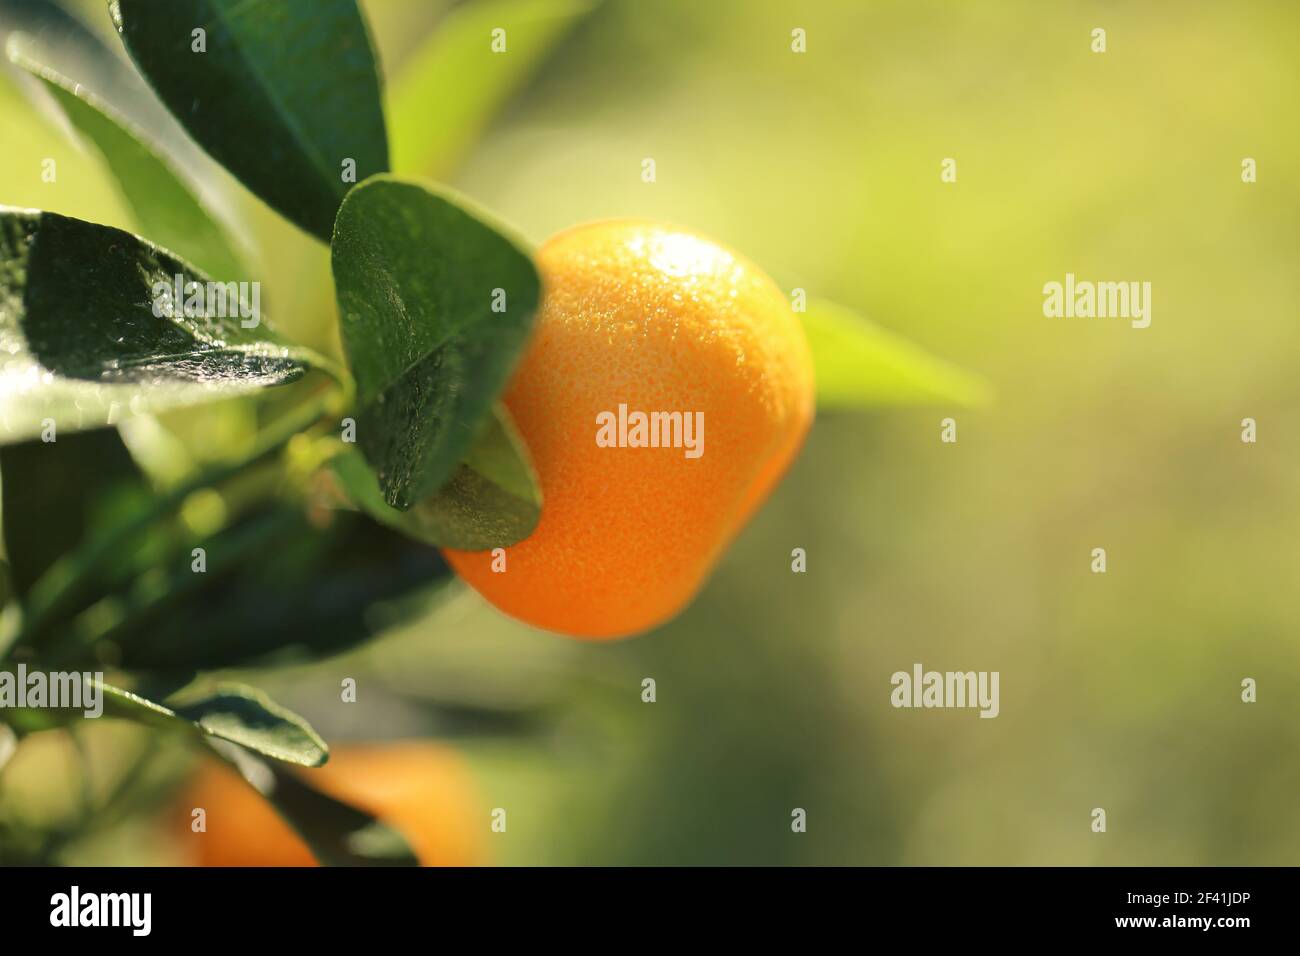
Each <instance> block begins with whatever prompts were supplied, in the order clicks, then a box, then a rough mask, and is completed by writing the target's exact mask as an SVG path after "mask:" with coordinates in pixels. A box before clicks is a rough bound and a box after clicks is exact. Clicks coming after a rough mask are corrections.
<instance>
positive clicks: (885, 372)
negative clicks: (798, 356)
mask: <svg viewBox="0 0 1300 956" xmlns="http://www.w3.org/2000/svg"><path fill="white" fill-rule="evenodd" d="M803 319H804V331H805V332H806V333H807V335H808V344H809V345H810V346H811V348H812V355H813V366H814V370H815V373H816V378H817V407H818V409H819V410H820V409H839V408H870V407H874V406H881V405H938V404H946V403H956V404H959V405H983V404H986V403H987V402H988V401H989V400H990V397H991V390H990V389H989V387H988V385H987V384H986V383H985V382H984V381H983V380H982V379H980V378H979V377H977V376H975V375H972V374H970V373H968V372H964V371H962V370H961V369H959V368H957V367H956V366H954V365H950V364H949V363H947V362H945V361H944V360H943V359H939V358H936V357H934V356H933V355H930V354H929V353H928V352H926V351H924V350H923V349H921V348H920V347H918V346H916V345H913V344H912V343H911V342H909V341H907V340H906V339H904V338H902V337H901V336H898V335H895V334H894V333H892V332H889V331H887V330H885V329H883V328H881V327H880V326H878V325H875V324H874V323H872V322H869V321H867V320H866V319H864V318H863V317H862V316H860V315H858V314H857V313H856V312H853V311H851V310H849V309H846V308H845V307H843V306H841V305H836V304H835V303H833V302H827V301H825V300H815V299H814V300H809V302H808V311H807V312H806V313H804V316H803Z"/></svg>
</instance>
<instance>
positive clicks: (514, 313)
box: [331, 176, 541, 510]
mask: <svg viewBox="0 0 1300 956" xmlns="http://www.w3.org/2000/svg"><path fill="white" fill-rule="evenodd" d="M331 257H332V261H333V267H334V284H335V289H336V291H337V294H338V300H339V316H340V319H341V323H342V336H343V345H344V348H345V350H346V352H347V356H348V362H349V364H350V366H351V368H352V373H353V376H354V377H355V379H356V384H357V403H358V408H359V411H358V413H357V444H358V445H359V446H360V448H361V450H362V452H363V453H364V454H365V456H366V460H367V461H368V462H369V463H370V465H371V466H372V467H373V468H374V469H375V473H376V476H377V478H378V481H379V487H380V489H381V490H382V491H383V494H384V500H385V501H387V502H388V503H389V504H390V505H392V506H393V507H395V508H399V509H402V510H405V509H407V508H410V507H411V506H412V505H413V504H415V503H416V502H418V501H421V500H423V499H425V498H427V497H429V495H431V494H432V493H433V492H434V491H436V490H438V489H439V488H441V487H442V486H443V485H444V484H445V483H446V482H447V481H448V480H449V479H450V478H451V477H452V474H453V472H454V471H455V469H456V467H457V466H458V465H459V464H460V462H461V460H462V459H463V458H464V457H465V455H466V454H467V453H468V452H469V450H470V447H471V446H472V445H473V443H474V440H475V438H476V437H477V436H478V434H479V429H480V426H481V424H482V423H483V422H484V421H485V420H486V418H487V417H488V415H489V414H490V412H491V409H492V405H493V403H494V402H495V401H496V399H497V396H498V395H499V394H500V392H501V390H502V389H503V388H504V387H505V384H506V381H507V379H508V378H509V376H510V373H511V371H512V370H513V369H514V366H515V363H516V361H517V360H518V357H519V353H520V351H521V350H522V349H523V346H524V344H525V342H526V341H527V338H528V333H529V331H530V329H531V327H532V322H533V317H534V315H535V313H536V310H537V304H538V300H539V298H540V295H541V281H540V279H539V278H538V275H537V270H536V268H535V267H534V266H533V262H532V259H531V258H530V257H529V255H528V253H527V252H525V251H524V248H523V246H522V245H521V244H519V243H518V242H517V241H515V240H513V239H511V238H508V237H507V236H506V235H505V234H503V232H502V231H501V229H500V228H499V227H497V226H494V225H493V224H491V223H490V222H489V221H488V220H487V219H486V218H485V217H484V216H483V214H482V213H479V212H477V211H474V210H472V209H471V208H470V207H468V205H467V204H466V203H465V201H464V200H462V199H460V198H459V197H457V196H455V195H453V194H451V193H449V192H443V191H434V189H433V188H431V187H429V186H425V185H421V184H419V183H414V182H407V181H402V180H398V179H395V178H394V177H391V176H378V177H375V178H373V179H370V180H368V181H367V182H365V183H362V184H361V185H360V186H358V187H357V188H356V189H354V190H353V191H352V192H351V193H350V194H349V195H348V197H347V199H346V200H344V202H343V206H342V208H341V209H340V210H339V218H338V223H337V224H336V226H335V231H334V243H333V246H332V249H331ZM494 308H495V310H494Z"/></svg>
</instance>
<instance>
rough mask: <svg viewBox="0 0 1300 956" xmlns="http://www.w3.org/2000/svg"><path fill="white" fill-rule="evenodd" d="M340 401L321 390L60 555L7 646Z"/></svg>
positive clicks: (32, 634)
mask: <svg viewBox="0 0 1300 956" xmlns="http://www.w3.org/2000/svg"><path fill="white" fill-rule="evenodd" d="M337 402H338V396H337V394H336V393H332V392H327V393H325V394H324V395H322V396H318V397H317V398H316V400H315V401H312V402H310V403H309V404H307V405H305V406H303V407H302V409H300V410H298V411H297V412H296V413H294V414H291V415H289V416H286V418H284V419H283V420H282V421H280V422H277V423H276V424H275V425H274V426H273V427H272V428H271V429H269V430H268V431H267V432H266V433H265V434H264V435H263V436H262V437H261V439H260V440H259V441H258V443H257V445H256V446H255V447H254V448H253V450H252V451H251V452H250V453H249V454H247V455H245V456H244V457H242V458H239V459H236V460H234V461H230V462H225V463H222V464H220V465H218V466H216V467H215V468H211V469H208V470H206V471H203V472H200V473H199V474H197V475H195V476H194V477H193V478H191V479H189V480H188V481H186V482H183V483H182V484H180V485H177V486H176V487H175V488H171V489H169V490H167V491H166V492H164V493H163V494H161V495H159V496H158V497H157V498H155V499H154V500H153V501H152V502H151V503H150V505H149V507H148V508H147V509H146V510H145V511H143V512H141V513H140V514H139V515H137V516H136V517H135V518H133V519H132V520H131V521H128V522H126V523H124V524H121V525H119V526H117V527H116V528H113V529H111V530H109V531H108V532H106V533H104V534H101V535H99V536H97V537H93V538H91V539H89V540H88V541H85V542H84V543H82V545H81V546H80V547H78V548H77V549H76V550H75V551H72V552H71V553H69V554H67V555H65V556H64V557H62V558H60V559H59V560H58V561H56V562H55V563H54V564H53V565H51V567H50V568H49V570H47V571H46V572H45V574H43V575H42V576H41V577H40V579H39V580H37V582H36V583H35V584H34V585H33V586H32V590H31V593H30V595H29V598H28V602H27V607H26V611H25V614H24V617H23V624H22V627H21V629H20V630H19V632H18V635H17V637H16V639H15V640H14V642H13V644H12V646H11V647H10V648H9V649H8V652H9V653H10V654H12V652H13V651H15V650H17V649H19V648H21V647H25V646H28V645H30V644H32V643H33V642H34V640H35V639H36V638H37V637H38V636H39V634H40V632H41V631H42V630H43V629H44V628H46V627H47V626H48V625H49V624H50V623H51V622H52V621H54V620H56V619H57V618H58V617H59V615H61V614H63V613H65V612H66V611H67V610H68V608H69V606H70V605H75V603H76V602H77V601H78V600H79V599H81V598H82V597H84V595H85V593H86V591H87V590H88V589H89V585H90V583H91V581H92V579H93V576H94V573H95V571H96V570H97V569H98V568H100V567H101V566H102V565H103V564H104V563H105V562H106V560H107V559H109V558H111V557H113V556H115V555H116V554H118V553H120V552H121V551H122V550H123V549H124V548H125V547H126V546H127V545H128V544H129V543H130V542H131V541H132V540H133V539H134V538H136V537H138V536H139V535H140V534H141V533H142V532H144V531H146V530H148V529H149V528H150V527H151V526H152V525H153V524H154V523H155V522H156V521H158V520H160V519H161V518H163V517H165V516H167V515H169V514H170V513H172V512H173V511H175V510H176V509H177V508H179V507H180V506H181V505H182V504H183V503H184V501H185V499H186V498H188V497H189V496H190V495H192V494H193V493H194V492H196V491H200V490H202V489H204V488H209V487H211V486H213V485H216V484H219V483H221V482H222V481H225V480H226V479H227V478H230V477H232V476H234V475H236V474H238V473H239V472H241V471H243V470H244V469H246V468H249V467H251V466H252V465H255V464H257V463H258V462H260V461H263V460H264V459H266V458H269V457H270V456H272V455H274V454H276V453H277V452H278V451H280V449H282V448H283V447H284V446H285V445H287V444H288V443H289V441H290V440H292V439H293V438H294V436H296V435H298V434H299V433H300V432H302V431H305V430H306V429H308V428H310V427H311V426H312V425H315V424H316V423H317V422H319V421H320V420H321V418H323V417H324V416H325V415H326V414H327V413H328V412H330V411H331V410H332V409H334V408H335V407H336V405H337Z"/></svg>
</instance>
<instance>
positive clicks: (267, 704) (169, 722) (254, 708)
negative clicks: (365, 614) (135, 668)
mask: <svg viewBox="0 0 1300 956" xmlns="http://www.w3.org/2000/svg"><path fill="white" fill-rule="evenodd" d="M92 680H93V678H92ZM94 682H95V683H96V684H98V685H99V687H100V689H101V691H102V693H103V703H104V716H106V717H119V718H122V719H125V720H133V721H135V722H136V723H140V724H144V725H146V726H150V727H155V728H157V729H159V730H180V729H183V730H186V731H187V732H190V733H197V734H200V735H202V736H204V737H211V738H216V739H217V740H226V741H229V742H231V743H235V744H239V745H240V746H241V747H247V748H248V749H249V750H253V751H256V752H257V753H259V754H262V755H263V756H265V757H271V758H273V759H275V760H281V761H284V762H285V763H291V764H297V765H299V766H302V767H319V766H320V765H321V764H323V763H324V762H325V761H326V760H328V759H329V748H328V747H326V746H325V741H323V740H321V738H320V737H319V736H318V735H317V733H316V731H314V730H312V729H311V726H310V725H309V724H308V723H307V722H306V721H305V720H303V719H302V718H301V717H299V716H298V715H297V714H295V713H293V712H292V711H289V710H286V709H285V708H283V707H281V706H280V705H279V704H276V703H275V702H274V701H272V700H271V699H270V698H268V697H267V696H266V695H265V694H263V693H262V692H261V691H259V690H256V689H254V688H252V687H245V686H243V685H241V684H226V685H222V686H221V687H219V688H217V690H216V691H215V692H214V693H212V694H210V695H207V696H205V697H203V698H201V699H199V700H194V701H191V702H189V703H185V704H182V705H178V706H175V707H167V706H164V705H163V704H159V703H156V702H154V701H152V700H148V699H147V698H144V697H141V696H139V695H138V694H134V693H132V692H131V691H128V690H123V689H122V688H120V687H114V686H112V685H110V684H105V683H103V682H101V681H94Z"/></svg>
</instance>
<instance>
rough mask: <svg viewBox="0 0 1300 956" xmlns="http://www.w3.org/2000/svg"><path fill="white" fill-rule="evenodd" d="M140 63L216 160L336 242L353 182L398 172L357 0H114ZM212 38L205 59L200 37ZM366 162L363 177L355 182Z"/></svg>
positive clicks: (124, 38) (291, 217)
mask: <svg viewBox="0 0 1300 956" xmlns="http://www.w3.org/2000/svg"><path fill="white" fill-rule="evenodd" d="M110 3H111V9H112V14H113V22H114V23H115V24H116V26H117V29H118V32H119V33H120V34H121V36H122V41H123V43H125V44H126V48H127V50H128V52H129V53H130V54H131V58H132V59H133V60H134V61H135V63H136V65H137V66H138V67H139V68H140V72H141V73H143V74H144V76H145V78H146V79H147V80H148V81H149V83H150V85H152V86H153V88H154V89H155V90H156V91H157V92H158V95H159V97H160V98H161V99H162V101H163V102H164V103H166V104H167V107H168V109H170V110H171V112H172V114H173V115H174V116H175V117H176V118H177V119H178V120H180V122H181V124H182V125H183V126H184V127H185V128H186V130H188V131H189V133H190V135H191V136H193V137H194V139H195V140H196V141H197V142H198V143H199V145H201V146H202V147H203V148H204V149H205V150H207V151H208V153H209V154H210V155H211V156H212V157H213V158H214V159H216V160H217V161H218V162H220V163H222V164H223V165H224V166H225V167H226V168H227V169H229V170H230V171H231V172H232V173H234V174H235V176H237V177H238V178H239V179H240V181H242V182H243V183H244V185H246V186H247V187H248V188H249V189H251V190H252V191H253V192H254V193H256V194H257V195H258V196H259V197H261V198H262V199H263V200H265V202H266V203H267V204H268V205H270V206H271V207H272V208H273V209H275V210H276V211H278V212H279V213H281V214H282V215H284V216H285V217H286V218H288V219H289V220H291V221H292V222H294V223H295V224H296V225H298V226H300V227H301V228H302V229H304V230H306V231H307V232H309V233H311V234H313V235H315V236H317V237H318V238H320V239H322V240H323V241H325V242H329V239H330V233H331V230H332V229H333V226H334V215H335V212H336V211H337V210H338V207H339V202H340V200H341V199H342V198H343V196H344V195H345V194H346V193H347V191H348V189H349V188H350V186H351V183H352V182H360V181H361V180H362V179H364V178H366V177H368V176H371V175H373V174H375V173H379V172H384V171H386V170H387V169H388V168H389V167H388V141H387V137H386V134H385V131H384V114H383V108H382V105H381V102H380V94H379V78H378V75H377V69H376V65H375V57H374V54H373V52H372V50H371V47H370V38H369V35H368V33H367V30H366V25H365V22H364V20H363V19H362V17H361V12H360V10H358V9H357V4H356V0H167V2H165V3H158V2H156V0H110ZM199 29H201V30H203V31H205V33H204V41H205V43H206V51H205V52H196V51H195V50H194V46H195V45H196V40H195V38H194V36H193V31H195V30H199ZM348 160H351V161H353V162H355V164H356V168H355V178H352V179H349V180H348V181H345V180H344V173H345V164H346V163H347V161H348Z"/></svg>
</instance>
